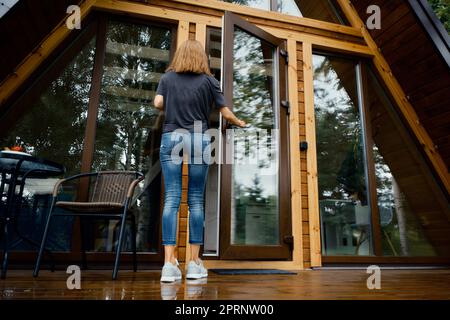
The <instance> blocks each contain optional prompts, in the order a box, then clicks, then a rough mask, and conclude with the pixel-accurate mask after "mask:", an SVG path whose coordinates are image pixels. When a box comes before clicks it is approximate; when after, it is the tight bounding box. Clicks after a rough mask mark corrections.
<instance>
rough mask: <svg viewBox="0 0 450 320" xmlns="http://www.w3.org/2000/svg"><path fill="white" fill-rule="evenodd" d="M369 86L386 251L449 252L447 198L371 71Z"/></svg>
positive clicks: (406, 253) (396, 253) (395, 253)
mask: <svg viewBox="0 0 450 320" xmlns="http://www.w3.org/2000/svg"><path fill="white" fill-rule="evenodd" d="M365 91H366V99H367V104H368V106H367V107H368V111H369V119H368V121H370V123H371V127H372V138H373V140H374V144H375V145H374V146H373V152H374V160H375V175H376V180H377V196H378V207H379V211H380V224H381V230H382V235H381V236H382V248H383V255H387V256H435V255H448V244H447V245H446V244H445V239H448V238H449V237H448V236H446V237H443V236H442V230H444V228H445V226H447V228H448V226H449V222H448V219H447V217H448V214H449V213H448V210H449V209H448V205H447V204H446V205H442V204H441V203H444V204H445V203H446V201H445V199H444V200H443V201H439V194H440V193H439V191H436V190H438V189H437V187H436V186H434V187H433V183H431V182H429V181H430V179H426V175H430V173H429V172H425V171H424V169H423V167H422V166H421V164H420V161H419V159H421V156H420V155H419V154H418V152H417V151H415V150H414V147H413V146H411V142H410V141H412V139H411V138H410V137H409V136H408V135H407V134H406V132H405V131H404V130H403V129H402V124H401V123H400V121H399V119H397V117H396V116H395V114H394V113H393V110H394V109H393V106H392V105H391V103H390V101H389V99H388V98H387V96H386V95H385V93H384V91H383V89H382V87H381V86H380V84H379V82H378V79H377V78H376V77H375V75H374V74H373V73H372V72H369V73H368V80H367V90H365ZM408 141H409V142H408ZM430 178H431V177H430ZM446 211H447V212H446ZM447 241H448V240H447Z"/></svg>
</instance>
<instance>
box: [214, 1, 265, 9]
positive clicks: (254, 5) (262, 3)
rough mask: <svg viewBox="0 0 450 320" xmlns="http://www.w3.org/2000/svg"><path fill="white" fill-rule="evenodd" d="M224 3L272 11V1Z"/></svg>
mask: <svg viewBox="0 0 450 320" xmlns="http://www.w3.org/2000/svg"><path fill="white" fill-rule="evenodd" d="M222 1H224V2H230V3H236V4H241V5H244V6H249V7H252V8H256V9H263V10H270V0H222Z"/></svg>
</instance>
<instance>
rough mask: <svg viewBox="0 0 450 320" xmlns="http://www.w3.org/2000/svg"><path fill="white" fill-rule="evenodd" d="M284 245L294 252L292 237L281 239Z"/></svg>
mask: <svg viewBox="0 0 450 320" xmlns="http://www.w3.org/2000/svg"><path fill="white" fill-rule="evenodd" d="M283 241H284V243H286V244H287V245H288V246H289V250H291V251H293V250H294V236H292V235H288V236H284V237H283Z"/></svg>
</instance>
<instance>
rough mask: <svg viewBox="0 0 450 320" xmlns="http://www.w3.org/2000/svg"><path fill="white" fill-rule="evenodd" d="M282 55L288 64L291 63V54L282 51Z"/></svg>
mask: <svg viewBox="0 0 450 320" xmlns="http://www.w3.org/2000/svg"><path fill="white" fill-rule="evenodd" d="M280 55H281V56H282V57H283V58H284V59H285V60H286V64H288V63H289V54H288V52H287V51H286V50H284V49H280Z"/></svg>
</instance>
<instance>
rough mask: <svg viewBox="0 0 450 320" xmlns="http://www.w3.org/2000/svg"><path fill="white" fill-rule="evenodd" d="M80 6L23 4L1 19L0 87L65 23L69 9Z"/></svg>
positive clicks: (27, 0)
mask: <svg viewBox="0 0 450 320" xmlns="http://www.w3.org/2000/svg"><path fill="white" fill-rule="evenodd" d="M77 2H78V3H79V2H80V1H72V0H58V1H55V0H39V1H36V0H20V1H19V2H18V3H17V4H16V5H14V7H12V8H11V10H9V11H8V12H7V13H6V14H5V15H4V16H3V17H2V18H1V19H0V39H2V41H0V52H1V55H0V59H1V60H0V83H1V82H2V81H3V80H4V79H5V78H6V77H7V76H8V75H9V74H11V73H13V72H14V70H15V68H16V67H17V66H18V65H19V64H20V63H21V62H22V61H23V60H24V59H25V58H26V57H27V56H28V55H29V54H30V53H31V52H32V51H33V50H34V49H35V48H36V47H37V46H38V45H39V44H40V43H41V42H42V41H43V40H44V38H45V37H47V35H48V34H49V33H50V32H51V31H52V30H53V29H54V28H55V27H56V26H57V25H58V24H59V23H60V22H61V21H62V20H63V18H64V17H65V16H66V10H67V7H68V6H70V5H71V4H74V3H77Z"/></svg>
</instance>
